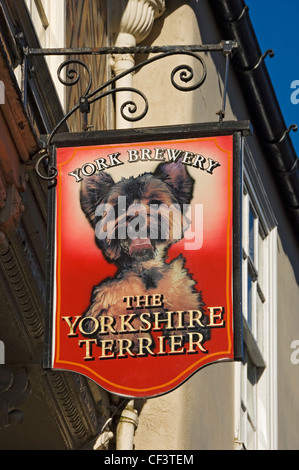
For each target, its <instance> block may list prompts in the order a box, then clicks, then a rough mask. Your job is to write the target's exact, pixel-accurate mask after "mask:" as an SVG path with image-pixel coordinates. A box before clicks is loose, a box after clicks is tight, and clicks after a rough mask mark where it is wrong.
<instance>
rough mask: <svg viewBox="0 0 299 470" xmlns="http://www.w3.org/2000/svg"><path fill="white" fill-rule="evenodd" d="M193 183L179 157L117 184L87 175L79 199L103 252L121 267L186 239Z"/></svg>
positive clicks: (107, 177)
mask: <svg viewBox="0 0 299 470" xmlns="http://www.w3.org/2000/svg"><path fill="white" fill-rule="evenodd" d="M193 186H194V180H193V178H192V177H191V176H190V175H189V173H188V171H187V168H186V166H185V165H184V164H182V163H181V162H180V161H177V162H175V163H174V162H173V163H161V164H160V165H158V167H157V168H156V170H155V172H154V173H144V174H142V175H140V176H137V177H130V178H122V179H121V180H120V181H119V182H116V183H115V182H114V181H113V179H112V177H111V176H110V175H108V174H107V173H105V172H101V173H99V174H96V175H93V176H89V177H86V178H85V179H84V180H83V182H82V186H81V192H80V202H81V207H82V210H83V211H84V213H85V215H86V217H87V218H88V220H89V222H90V223H91V225H92V227H93V228H94V230H95V235H96V242H97V245H98V246H99V247H100V248H101V250H102V252H103V254H104V256H105V257H106V259H107V260H109V261H113V262H115V263H116V264H120V265H121V264H123V263H125V262H128V261H129V260H131V261H137V260H138V261H139V262H140V261H141V262H142V261H146V260H149V259H152V258H154V257H155V255H156V253H157V252H160V253H162V252H166V250H167V248H168V247H169V246H170V245H171V244H173V243H175V242H176V241H178V240H180V239H181V238H182V236H183V233H184V231H185V230H186V229H187V226H188V221H187V218H186V210H187V207H188V206H189V204H190V202H191V199H192V195H193Z"/></svg>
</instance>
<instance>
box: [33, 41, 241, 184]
mask: <svg viewBox="0 0 299 470" xmlns="http://www.w3.org/2000/svg"><path fill="white" fill-rule="evenodd" d="M236 48H237V43H236V42H235V41H221V42H220V43H219V44H212V45H211V44H207V45H199V46H196V45H195V46H162V47H135V48H129V47H126V48H119V47H105V48H80V49H29V48H27V49H25V50H24V53H25V58H24V60H25V61H27V60H28V59H29V58H30V56H39V55H43V56H45V55H63V56H67V55H101V54H136V53H141V54H150V53H152V54H157V55H154V56H152V57H150V58H149V59H147V60H145V61H143V62H141V63H139V64H137V65H135V66H133V67H131V68H130V69H128V70H126V71H125V72H123V73H120V74H118V75H117V76H115V77H113V78H111V79H110V80H108V81H107V82H106V83H104V84H102V85H100V86H98V87H97V88H95V89H94V90H93V91H91V89H92V73H91V70H90V68H89V67H88V66H87V65H86V64H85V63H84V62H83V61H82V60H80V59H73V58H72V59H68V60H65V61H64V62H62V64H61V65H60V66H59V68H58V71H57V75H58V79H59V81H60V82H61V83H62V84H63V85H65V86H74V85H76V84H77V83H78V82H79V81H80V79H81V75H80V72H79V71H78V69H77V68H74V66H78V67H82V68H83V69H84V70H85V71H86V72H87V75H88V80H87V82H88V83H87V87H86V90H85V91H84V93H83V94H82V96H81V97H80V99H79V102H78V103H77V104H76V105H75V106H74V107H73V108H72V109H70V110H69V111H68V112H67V114H66V115H65V116H64V117H63V118H62V119H61V121H60V122H58V124H57V125H56V126H55V128H54V129H53V130H52V132H51V134H50V135H49V136H48V140H47V144H46V148H45V149H43V150H42V151H41V156H40V158H39V159H38V161H37V163H36V171H37V173H38V175H39V176H40V178H42V179H43V180H46V181H53V180H55V178H56V176H57V169H56V168H54V167H51V166H49V167H48V175H47V176H45V175H44V174H43V172H42V171H41V169H40V168H41V167H42V166H43V165H44V163H45V162H46V161H49V159H50V148H51V142H52V140H53V137H54V136H55V134H56V132H57V131H58V130H59V128H60V127H61V126H62V124H63V123H65V121H67V119H68V118H69V117H70V116H71V115H72V114H73V113H75V112H76V111H78V110H79V111H80V112H81V113H82V114H84V115H85V117H86V118H87V114H88V113H89V110H90V105H91V104H92V103H95V102H96V101H98V100H100V99H102V98H104V97H106V96H108V95H115V94H116V93H119V92H123V91H130V92H131V93H132V95H135V96H137V95H138V96H139V97H140V98H141V99H142V102H143V109H142V111H141V112H140V111H139V110H138V106H137V104H136V102H135V101H133V100H132V101H127V102H125V103H123V104H122V106H121V109H120V113H121V115H122V117H123V118H124V119H125V120H127V121H130V122H136V121H140V120H141V119H142V118H144V116H145V115H146V114H147V112H148V109H149V104H148V100H147V98H146V96H145V95H144V93H142V91H140V90H137V89H136V88H133V87H127V88H125V87H117V86H116V85H115V84H116V82H117V81H118V80H119V79H121V78H123V77H124V76H126V75H128V74H132V73H134V72H136V71H137V70H139V69H141V68H143V67H144V66H146V65H149V64H151V63H153V62H155V61H158V60H161V59H164V58H166V57H169V56H174V55H183V56H189V57H192V58H193V59H195V61H196V62H197V63H199V64H200V66H201V69H202V72H201V76H200V77H199V79H197V80H196V79H195V80H194V76H195V73H194V69H193V67H191V66H190V65H187V64H182V65H179V66H176V67H175V68H174V69H173V71H172V73H171V76H170V80H171V84H172V85H173V87H174V88H176V89H177V90H179V91H182V92H190V91H193V90H196V89H198V88H199V87H201V86H202V84H203V83H204V82H205V80H206V78H207V67H206V64H205V61H204V59H203V58H202V57H201V56H199V55H198V53H199V52H215V51H220V52H223V54H224V55H225V58H226V70H225V82H224V91H223V97H222V108H221V110H220V111H219V112H218V113H217V114H218V115H219V120H220V121H222V120H223V118H224V116H225V105H226V94H227V85H228V71H229V59H230V57H231V56H232V54H233V52H234V51H235V50H236ZM69 66H72V68H68V67H69ZM65 68H67V69H66V78H63V77H62V71H63V70H64V69H65Z"/></svg>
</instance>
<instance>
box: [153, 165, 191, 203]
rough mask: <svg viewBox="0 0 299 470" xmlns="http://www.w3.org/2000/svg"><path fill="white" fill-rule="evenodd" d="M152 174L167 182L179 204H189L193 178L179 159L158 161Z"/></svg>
mask: <svg viewBox="0 0 299 470" xmlns="http://www.w3.org/2000/svg"><path fill="white" fill-rule="evenodd" d="M154 176H156V177H157V178H160V179H162V180H163V181H165V183H167V184H168V185H169V186H170V187H171V190H172V192H173V193H174V194H175V196H176V199H177V200H178V202H179V203H180V204H190V202H191V199H192V196H193V188H194V179H193V178H192V177H191V176H190V175H189V173H188V171H187V168H186V165H184V164H183V163H182V162H181V160H180V159H179V160H177V161H176V162H171V163H160V165H159V166H158V167H157V168H156V170H155V172H154Z"/></svg>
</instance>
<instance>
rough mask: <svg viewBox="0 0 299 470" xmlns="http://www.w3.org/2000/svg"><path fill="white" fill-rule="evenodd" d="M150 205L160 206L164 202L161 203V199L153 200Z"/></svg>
mask: <svg viewBox="0 0 299 470" xmlns="http://www.w3.org/2000/svg"><path fill="white" fill-rule="evenodd" d="M150 204H157V205H158V206H159V205H160V204H162V202H161V201H159V199H152V200H151V201H150Z"/></svg>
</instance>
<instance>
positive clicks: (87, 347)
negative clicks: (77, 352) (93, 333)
mask: <svg viewBox="0 0 299 470" xmlns="http://www.w3.org/2000/svg"><path fill="white" fill-rule="evenodd" d="M96 343H97V340H96V339H84V340H80V341H79V347H80V348H81V347H82V346H83V345H84V344H85V357H84V358H83V359H84V361H91V360H93V359H94V357H93V356H92V344H96Z"/></svg>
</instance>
